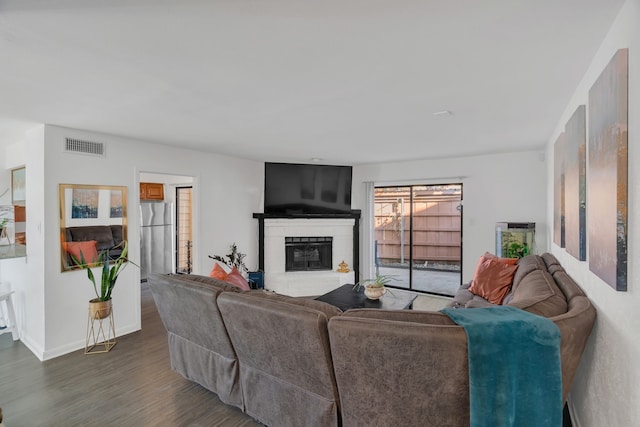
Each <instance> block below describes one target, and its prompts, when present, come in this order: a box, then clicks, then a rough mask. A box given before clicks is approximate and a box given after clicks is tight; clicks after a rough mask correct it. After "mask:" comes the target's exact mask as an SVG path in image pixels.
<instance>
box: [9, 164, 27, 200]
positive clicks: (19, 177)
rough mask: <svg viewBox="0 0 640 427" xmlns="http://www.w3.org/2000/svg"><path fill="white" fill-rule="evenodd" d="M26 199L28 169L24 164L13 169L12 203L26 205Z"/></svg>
mask: <svg viewBox="0 0 640 427" xmlns="http://www.w3.org/2000/svg"><path fill="white" fill-rule="evenodd" d="M26 200H27V192H26V169H25V167H24V166H22V167H19V168H16V169H12V170H11V203H12V204H14V205H24V204H25V201H26Z"/></svg>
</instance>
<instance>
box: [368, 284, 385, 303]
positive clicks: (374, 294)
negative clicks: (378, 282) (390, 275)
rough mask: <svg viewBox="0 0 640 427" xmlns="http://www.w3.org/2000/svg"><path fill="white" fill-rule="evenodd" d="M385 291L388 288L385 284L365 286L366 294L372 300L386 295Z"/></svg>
mask: <svg viewBox="0 0 640 427" xmlns="http://www.w3.org/2000/svg"><path fill="white" fill-rule="evenodd" d="M385 293H387V290H386V289H385V287H384V286H371V285H366V286H365V287H364V296H366V297H367V298H369V299H372V300H377V299H380V297H382V295H384V294H385Z"/></svg>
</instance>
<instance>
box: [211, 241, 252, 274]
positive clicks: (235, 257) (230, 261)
mask: <svg viewBox="0 0 640 427" xmlns="http://www.w3.org/2000/svg"><path fill="white" fill-rule="evenodd" d="M245 256H247V255H246V254H243V253H242V252H239V251H238V246H237V245H236V244H235V243H233V244H232V245H231V246H229V253H228V254H226V255H224V256H220V255H209V258H211V259H213V260H216V261H219V262H221V263H223V264H224V265H226V266H227V267H229V268H233V267H235V268H237V269H238V271H240V272H247V271H249V269H248V268H247V266H246V265H244V257H245Z"/></svg>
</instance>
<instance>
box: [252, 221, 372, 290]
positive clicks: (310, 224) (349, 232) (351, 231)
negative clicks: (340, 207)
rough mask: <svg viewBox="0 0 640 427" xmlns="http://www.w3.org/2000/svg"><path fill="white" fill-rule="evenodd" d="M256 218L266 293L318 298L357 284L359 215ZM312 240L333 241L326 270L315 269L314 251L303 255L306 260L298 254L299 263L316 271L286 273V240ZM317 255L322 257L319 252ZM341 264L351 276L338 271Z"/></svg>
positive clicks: (259, 261)
mask: <svg viewBox="0 0 640 427" xmlns="http://www.w3.org/2000/svg"><path fill="white" fill-rule="evenodd" d="M253 215H254V218H256V219H257V220H258V250H259V251H258V269H259V270H261V271H263V272H264V287H265V289H267V290H269V291H273V292H277V293H281V294H284V295H289V296H294V297H302V296H318V295H322V294H326V293H327V292H329V291H332V290H334V289H335V288H337V287H339V286H342V285H344V284H348V283H351V284H353V283H357V282H358V280H359V279H358V270H359V264H358V261H359V251H358V242H359V234H358V231H359V228H360V225H359V220H360V211H353V212H352V213H351V214H349V215H315V216H311V215H286V216H277V215H265V214H261V213H258V214H253ZM309 236H319V237H325V236H330V237H331V239H332V242H331V255H330V256H327V257H326V262H327V263H329V264H327V266H326V269H323V270H317V269H315V268H316V267H317V266H316V265H315V262H316V261H315V255H316V254H315V252H314V251H313V250H312V251H311V252H306V253H303V254H302V255H303V258H300V254H298V260H299V261H300V260H301V259H306V262H307V263H309V261H311V265H312V268H314V269H309V270H304V271H285V268H286V264H287V261H286V252H287V250H286V249H287V247H286V246H287V245H286V238H287V237H294V238H298V237H309ZM316 238H317V237H316ZM298 243H300V242H298ZM314 243H320V242H314ZM324 243H326V242H324ZM327 246H328V245H327ZM318 255H319V256H322V253H321V252H320V251H318ZM290 256H291V255H290ZM342 261H344V262H345V263H346V264H348V265H349V268H350V270H351V271H350V272H348V273H342V272H339V271H336V270H337V269H338V267H339V264H340V262H342ZM305 268H308V267H306V266H305Z"/></svg>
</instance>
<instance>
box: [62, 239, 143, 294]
mask: <svg viewBox="0 0 640 427" xmlns="http://www.w3.org/2000/svg"><path fill="white" fill-rule="evenodd" d="M118 247H122V252H121V253H120V255H119V256H118V257H117V258H115V259H112V258H110V257H109V250H108V249H106V250H103V251H100V253H99V254H98V259H97V260H96V261H95V262H91V263H89V262H87V261H86V260H85V259H84V254H83V253H82V252H80V259H79V260H78V259H77V258H76V257H74V256H73V255H70V256H71V259H72V260H73V262H74V263H75V264H76V266H77V267H78V268H81V269H84V270H87V277H88V278H89V280H90V281H91V283H92V284H93V290H94V291H95V293H96V297H97V300H98V301H108V300H110V299H111V292H112V291H113V288H114V287H115V286H116V281H117V280H118V276H119V275H120V273H121V272H122V270H123V269H124V268H125V267H126V266H127V263H131V264H133V265H135V266H136V267H139V266H138V264H136V263H135V262H133V261H131V260H130V259H128V258H127V254H128V253H129V245H128V244H127V241H126V240H125V241H123V242H122V243H120V244H119V245H116V246H115V247H114V248H112V249H115V248H118ZM92 268H100V270H101V276H100V288H99V289H98V284H97V283H96V277H95V276H94V274H93V271H92Z"/></svg>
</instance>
